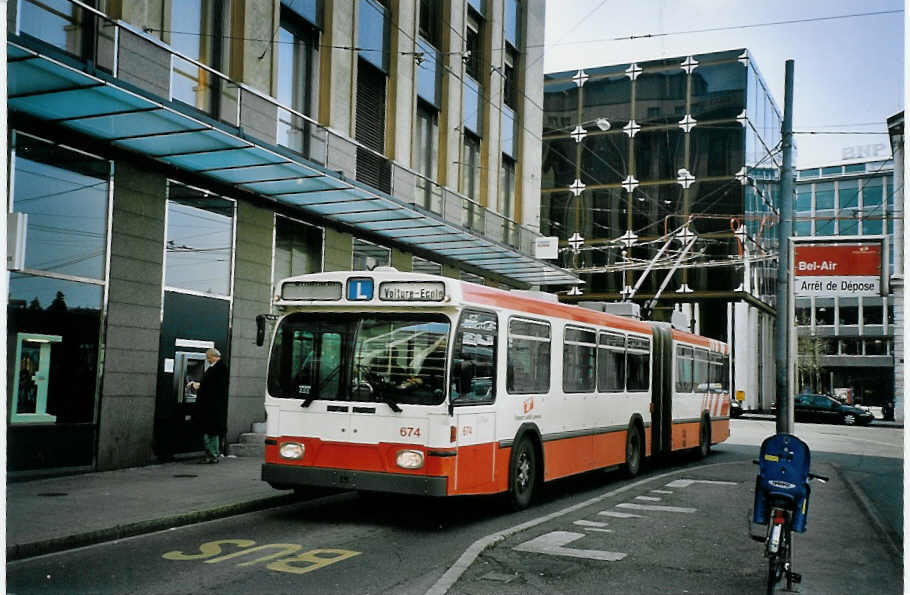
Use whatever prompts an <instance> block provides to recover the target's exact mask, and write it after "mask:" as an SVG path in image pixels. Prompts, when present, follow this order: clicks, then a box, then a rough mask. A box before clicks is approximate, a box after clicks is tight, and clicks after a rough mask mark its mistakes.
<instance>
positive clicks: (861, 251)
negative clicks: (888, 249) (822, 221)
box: [792, 241, 887, 297]
mask: <svg viewBox="0 0 910 595" xmlns="http://www.w3.org/2000/svg"><path fill="white" fill-rule="evenodd" d="M882 248H883V243H882V242H881V241H873V242H868V241H866V242H857V241H849V242H838V243H834V242H831V243H805V244H803V243H801V242H798V243H795V245H794V247H793V261H792V262H793V295H795V296H797V297H835V296H840V297H857V296H881V295H885V294H886V293H887V287H885V285H886V283H887V281H886V279H885V278H884V276H883V274H882V272H883V271H884V270H887V268H886V267H885V266H883V256H884V255H885V251H884V250H882Z"/></svg>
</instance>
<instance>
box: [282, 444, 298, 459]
mask: <svg viewBox="0 0 910 595" xmlns="http://www.w3.org/2000/svg"><path fill="white" fill-rule="evenodd" d="M303 451H304V448H303V445H302V444H300V443H299V442H285V443H283V444H282V445H281V446H280V447H279V448H278V454H280V455H281V458H282V459H302V458H303Z"/></svg>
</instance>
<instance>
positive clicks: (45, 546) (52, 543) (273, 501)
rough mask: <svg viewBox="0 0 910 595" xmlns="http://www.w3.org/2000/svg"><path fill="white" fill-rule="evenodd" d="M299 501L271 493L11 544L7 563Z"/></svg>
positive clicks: (287, 495) (288, 495)
mask: <svg viewBox="0 0 910 595" xmlns="http://www.w3.org/2000/svg"><path fill="white" fill-rule="evenodd" d="M297 500H298V497H297V496H296V495H295V494H284V495H280V496H270V497H268V498H262V499H259V500H250V501H247V502H240V503H237V504H227V505H225V506H219V507H217V508H211V509H207V510H197V511H193V512H187V513H183V514H178V515H174V516H170V517H164V518H159V519H151V520H148V521H138V522H135V523H129V524H126V525H115V526H113V527H109V528H107V529H99V530H96V531H88V532H86V533H76V534H74V535H67V536H64V537H54V538H51V539H44V540H41V541H33V542H30V543H20V544H16V545H10V546H7V548H6V560H7V562H12V561H14V560H25V559H27V558H34V557H35V556H42V555H45V554H52V553H56V552H62V551H64V550H71V549H75V548H79V547H85V546H88V545H95V544H98V543H104V542H106V541H115V540H118V539H123V538H125V537H133V536H136V535H143V534H146V533H154V532H156V531H161V530H164V529H171V528H174V527H182V526H185V525H192V524H195V523H201V522H204V521H212V520H215V519H221V518H225V517H230V516H236V515H239V514H244V513H247V512H255V511H257V510H264V509H266V508H274V507H276V506H284V505H286V504H291V503H293V502H296V501H297Z"/></svg>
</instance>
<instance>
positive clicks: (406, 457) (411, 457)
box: [395, 450, 423, 469]
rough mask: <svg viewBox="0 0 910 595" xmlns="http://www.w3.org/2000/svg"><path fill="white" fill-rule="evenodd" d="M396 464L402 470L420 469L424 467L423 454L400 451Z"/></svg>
mask: <svg viewBox="0 0 910 595" xmlns="http://www.w3.org/2000/svg"><path fill="white" fill-rule="evenodd" d="M395 463H396V464H397V465H398V466H399V467H401V468H402V469H420V468H421V467H423V453H422V452H420V451H419V450H399V451H398V455H397V456H396V457H395Z"/></svg>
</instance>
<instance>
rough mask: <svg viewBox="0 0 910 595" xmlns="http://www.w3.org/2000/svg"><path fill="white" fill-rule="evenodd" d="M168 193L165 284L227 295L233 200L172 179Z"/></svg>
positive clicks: (231, 250) (231, 244)
mask: <svg viewBox="0 0 910 595" xmlns="http://www.w3.org/2000/svg"><path fill="white" fill-rule="evenodd" d="M168 193H169V196H168V201H167V246H166V250H165V254H166V255H165V279H164V283H165V285H166V286H167V287H173V288H177V289H187V290H191V291H199V292H202V293H208V294H212V295H223V296H227V295H230V294H231V260H232V253H233V238H234V226H233V216H234V203H233V202H231V201H228V200H225V199H223V198H220V197H217V196H214V195H210V194H206V193H203V192H199V191H197V190H193V189H191V188H187V187H185V186H181V185H179V184H175V183H173V182H171V183H170V185H169V187H168Z"/></svg>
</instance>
